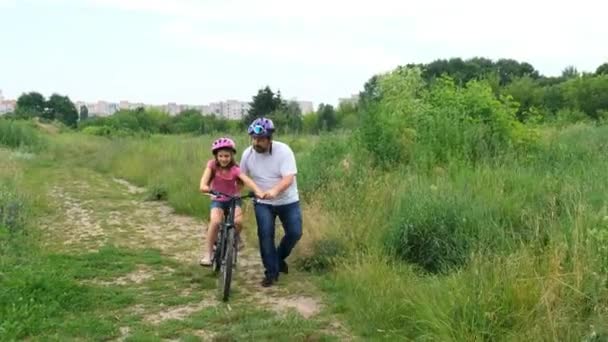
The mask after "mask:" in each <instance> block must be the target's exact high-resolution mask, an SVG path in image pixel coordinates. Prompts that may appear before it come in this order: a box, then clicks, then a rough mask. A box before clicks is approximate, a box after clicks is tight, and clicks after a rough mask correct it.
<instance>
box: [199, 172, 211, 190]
mask: <svg viewBox="0 0 608 342" xmlns="http://www.w3.org/2000/svg"><path fill="white" fill-rule="evenodd" d="M210 181H211V169H210V168H209V167H208V166H207V167H205V172H203V176H202V177H201V184H200V191H201V192H209V191H211V188H210V187H209V182H210Z"/></svg>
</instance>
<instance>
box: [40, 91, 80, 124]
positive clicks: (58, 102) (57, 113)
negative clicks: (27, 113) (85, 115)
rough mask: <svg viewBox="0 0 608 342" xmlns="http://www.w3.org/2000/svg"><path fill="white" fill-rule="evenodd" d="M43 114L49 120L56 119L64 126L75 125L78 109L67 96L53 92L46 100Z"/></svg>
mask: <svg viewBox="0 0 608 342" xmlns="http://www.w3.org/2000/svg"><path fill="white" fill-rule="evenodd" d="M43 116H44V117H45V118H47V119H49V120H58V121H61V122H63V123H64V124H65V125H66V126H69V127H76V124H77V123H78V111H77V110H76V107H75V106H74V103H72V101H70V98H69V97H67V96H61V95H59V94H53V95H51V97H50V98H49V100H48V102H47V110H46V111H45V112H44V113H43Z"/></svg>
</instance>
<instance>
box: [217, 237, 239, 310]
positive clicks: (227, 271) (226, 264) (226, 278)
mask: <svg viewBox="0 0 608 342" xmlns="http://www.w3.org/2000/svg"><path fill="white" fill-rule="evenodd" d="M234 240H235V237H234V229H230V230H228V238H227V239H226V246H225V247H226V254H225V255H224V259H223V260H222V276H221V278H220V279H221V280H222V282H221V289H222V300H223V301H227V300H228V297H229V296H230V283H231V281H232V269H233V267H234V258H235V256H236V254H235V253H236V251H235V249H234Z"/></svg>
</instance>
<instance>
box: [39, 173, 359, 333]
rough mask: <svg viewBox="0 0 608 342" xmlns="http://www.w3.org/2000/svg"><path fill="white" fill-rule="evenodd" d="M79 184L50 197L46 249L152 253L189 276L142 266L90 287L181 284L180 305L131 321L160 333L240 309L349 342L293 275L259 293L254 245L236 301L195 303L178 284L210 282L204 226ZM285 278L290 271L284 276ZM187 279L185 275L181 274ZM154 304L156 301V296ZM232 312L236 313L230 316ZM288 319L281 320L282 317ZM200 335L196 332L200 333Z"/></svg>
mask: <svg viewBox="0 0 608 342" xmlns="http://www.w3.org/2000/svg"><path fill="white" fill-rule="evenodd" d="M80 174H81V176H80V177H78V178H79V179H76V180H74V179H73V178H72V179H71V180H69V181H65V182H64V181H61V182H56V183H55V184H54V185H53V186H52V187H51V191H50V198H52V199H53V202H54V206H55V209H56V212H57V214H55V215H51V216H49V217H47V219H46V220H45V222H44V224H43V227H44V232H46V237H45V239H44V241H46V242H47V245H48V247H49V248H52V249H54V250H58V251H62V252H69V253H73V254H81V253H86V252H95V251H98V250H99V249H100V248H102V247H103V246H106V245H112V246H117V247H118V248H125V249H129V250H138V249H142V248H153V249H157V250H159V251H160V253H161V255H162V256H163V257H166V258H169V259H171V260H173V261H175V262H178V263H179V264H180V265H187V266H188V267H189V270H190V271H188V272H191V274H183V275H182V274H177V275H176V270H175V269H173V268H171V267H164V268H163V269H162V270H161V271H158V270H154V269H152V268H150V267H145V266H140V267H138V268H137V269H136V270H135V271H133V272H131V273H129V274H126V275H123V276H121V277H118V278H116V279H111V280H103V281H102V280H93V281H92V282H94V283H95V284H97V285H101V286H130V287H137V288H138V289H142V290H144V291H145V290H146V289H148V290H149V289H150V288H152V287H151V285H150V286H148V287H146V286H147V285H146V284H153V283H154V280H155V279H161V278H163V277H165V278H166V277H173V278H172V279H178V278H179V279H180V280H179V281H176V282H175V283H176V284H173V285H172V286H173V289H172V290H171V293H173V294H170V293H166V294H167V296H168V297H170V296H171V295H173V296H175V294H177V295H178V296H185V297H188V298H191V300H189V301H188V302H187V303H185V304H180V305H170V306H168V305H165V304H163V303H160V302H155V301H153V300H149V301H142V304H139V305H134V306H133V307H131V308H130V310H129V314H132V315H139V316H141V318H142V321H143V322H145V323H146V324H150V325H159V324H161V323H162V322H166V321H168V320H178V321H179V320H185V319H188V318H189V317H192V316H193V315H197V314H204V313H205V310H212V309H217V308H218V307H221V308H227V310H237V309H236V307H237V306H238V305H245V306H252V307H255V308H256V309H260V308H262V309H264V310H267V311H268V312H271V313H273V315H277V316H279V319H280V317H291V316H290V315H293V314H296V315H297V316H298V317H299V319H302V320H312V321H314V322H316V323H318V325H319V326H320V327H321V330H323V331H325V333H326V334H327V335H328V336H330V337H333V338H332V339H337V340H352V338H351V337H349V334H348V333H347V331H346V330H345V328H344V325H343V324H341V323H340V322H338V321H337V320H336V319H335V318H333V317H332V315H331V313H329V312H327V308H326V305H324V304H323V300H322V296H321V295H320V292H319V291H318V290H317V289H316V288H315V286H314V284H312V283H311V282H310V281H308V280H307V279H306V275H305V274H301V273H300V274H298V272H297V271H295V272H291V273H290V274H289V275H287V276H284V277H282V279H281V281H280V282H279V286H275V287H272V288H268V289H267V288H262V287H261V286H260V285H259V282H260V280H261V275H262V274H263V270H262V265H261V262H260V257H259V254H258V250H257V248H256V247H255V244H254V243H253V241H252V242H250V241H247V240H245V248H244V250H242V251H241V253H240V255H239V265H238V268H237V271H236V281H235V283H234V285H233V287H234V288H235V295H234V298H233V299H231V302H230V304H229V305H226V304H224V303H220V302H218V301H217V299H216V293H217V292H216V290H215V289H214V288H213V287H214V286H209V287H211V288H208V289H206V291H204V292H202V293H201V295H200V296H198V297H197V295H196V293H193V292H194V291H195V288H196V286H193V285H188V284H189V282H188V281H184V277H188V276H190V278H193V279H191V281H190V283H192V282H194V281H196V279H199V278H201V277H202V278H203V280H205V279H207V280H209V279H210V278H211V275H210V274H209V273H210V271H209V269H205V268H202V267H200V266H198V265H197V262H198V258H199V257H200V255H201V249H202V245H203V242H204V241H203V237H204V232H205V229H206V225H205V222H203V221H201V220H198V219H195V218H192V217H188V216H183V215H177V214H175V213H174V211H173V209H172V208H171V207H169V206H168V205H167V204H166V203H164V202H151V201H145V200H143V198H144V195H143V193H144V192H145V189H142V188H138V187H136V186H134V185H132V184H130V183H128V182H126V181H124V180H120V179H111V178H108V177H105V176H103V175H100V174H96V173H92V172H91V171H88V172H86V174H84V175H83V174H82V173H80ZM290 271H291V270H290ZM182 273H185V272H182ZM157 297H158V295H157ZM233 306H234V308H232V307H233ZM286 315H287V316H286ZM199 330H200V329H199ZM199 330H196V331H190V332H189V334H190V335H194V336H196V337H197V338H200V339H201V340H213V339H214V336H215V334H214V333H213V332H212V331H208V330H200V331H199ZM130 331H131V329H130V328H129V326H123V327H121V328H120V332H121V335H122V336H121V337H120V338H119V340H122V339H125V338H128V337H129V336H130Z"/></svg>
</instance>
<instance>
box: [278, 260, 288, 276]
mask: <svg viewBox="0 0 608 342" xmlns="http://www.w3.org/2000/svg"><path fill="white" fill-rule="evenodd" d="M279 272H281V273H285V274H287V273H289V267H287V263H286V262H285V260H281V261H279Z"/></svg>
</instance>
